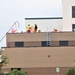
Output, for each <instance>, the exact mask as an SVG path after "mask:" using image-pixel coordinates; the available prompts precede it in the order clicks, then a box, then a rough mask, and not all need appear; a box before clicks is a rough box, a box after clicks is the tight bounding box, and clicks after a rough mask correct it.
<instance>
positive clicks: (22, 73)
mask: <svg viewBox="0 0 75 75" xmlns="http://www.w3.org/2000/svg"><path fill="white" fill-rule="evenodd" d="M8 75H28V73H27V72H25V71H22V70H17V69H13V70H12V71H11V72H9V73H8Z"/></svg>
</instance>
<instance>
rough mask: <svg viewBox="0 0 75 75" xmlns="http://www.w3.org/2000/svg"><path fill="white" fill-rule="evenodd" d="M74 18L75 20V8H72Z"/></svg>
mask: <svg viewBox="0 0 75 75" xmlns="http://www.w3.org/2000/svg"><path fill="white" fill-rule="evenodd" d="M72 18H75V6H72Z"/></svg>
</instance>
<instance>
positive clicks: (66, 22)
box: [62, 0, 75, 31]
mask: <svg viewBox="0 0 75 75" xmlns="http://www.w3.org/2000/svg"><path fill="white" fill-rule="evenodd" d="M72 6H75V0H62V7H63V31H72V24H75V18H72Z"/></svg>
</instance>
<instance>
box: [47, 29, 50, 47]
mask: <svg viewBox="0 0 75 75" xmlns="http://www.w3.org/2000/svg"><path fill="white" fill-rule="evenodd" d="M46 46H51V32H49V31H48V28H47V41H46Z"/></svg>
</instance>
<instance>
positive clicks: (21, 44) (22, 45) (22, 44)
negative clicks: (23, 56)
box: [15, 42, 24, 47]
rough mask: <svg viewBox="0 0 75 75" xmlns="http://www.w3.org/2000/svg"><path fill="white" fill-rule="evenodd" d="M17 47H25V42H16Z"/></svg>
mask: <svg viewBox="0 0 75 75" xmlns="http://www.w3.org/2000/svg"><path fill="white" fill-rule="evenodd" d="M15 47H24V42H15Z"/></svg>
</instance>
